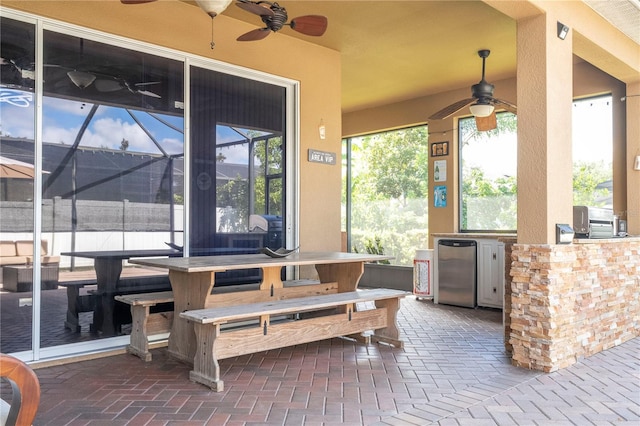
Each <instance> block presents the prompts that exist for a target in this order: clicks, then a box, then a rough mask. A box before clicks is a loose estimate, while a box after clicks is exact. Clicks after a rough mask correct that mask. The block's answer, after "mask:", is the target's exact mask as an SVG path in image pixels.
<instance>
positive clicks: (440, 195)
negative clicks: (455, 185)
mask: <svg viewBox="0 0 640 426" xmlns="http://www.w3.org/2000/svg"><path fill="white" fill-rule="evenodd" d="M433 207H447V187H446V186H445V185H438V186H436V187H435V188H433Z"/></svg>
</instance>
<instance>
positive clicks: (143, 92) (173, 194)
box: [23, 31, 184, 347]
mask: <svg viewBox="0 0 640 426" xmlns="http://www.w3.org/2000/svg"><path fill="white" fill-rule="evenodd" d="M43 40H44V48H43V57H44V64H43V68H44V97H43V128H42V135H43V141H42V153H43V158H42V164H43V169H45V170H47V172H48V173H47V174H46V175H45V176H44V179H43V186H42V198H43V212H42V229H43V232H45V233H48V234H49V235H51V236H52V238H53V241H54V246H53V248H54V250H55V251H56V253H59V254H61V255H60V262H61V263H60V282H61V290H60V292H61V295H62V296H61V297H62V300H61V303H60V309H58V310H57V311H56V312H55V316H53V317H52V316H50V315H49V314H47V315H45V314H44V312H43V322H42V332H41V336H42V340H41V345H42V346H43V347H47V346H55V345H59V344H61V343H70V342H80V341H84V340H92V339H95V338H102V337H111V336H113V335H118V334H126V333H128V327H130V325H129V324H130V322H131V319H130V316H129V312H128V309H126V308H125V309H122V308H121V307H120V308H119V306H118V305H117V304H116V303H115V302H114V300H113V296H114V294H104V288H103V287H100V286H96V281H97V279H98V277H97V273H96V269H95V268H94V259H92V258H87V257H81V256H80V257H78V256H70V255H68V254H66V253H73V252H83V251H89V252H91V251H118V250H134V249H165V248H168V247H167V246H166V244H165V243H174V242H177V243H178V244H182V223H183V219H182V215H183V213H182V211H183V209H182V205H183V200H184V191H183V155H184V148H183V147H184V135H183V128H184V119H183V106H182V105H183V104H182V99H183V97H182V84H183V83H182V67H183V66H182V63H180V62H177V61H173V60H170V59H166V58H162V57H157V56H153V55H149V54H145V53H142V52H137V51H133V50H129V49H124V48H120V47H116V46H110V45H106V44H104V43H100V42H97V41H93V40H88V39H83V38H79V37H75V36H70V35H66V34H60V33H56V32H51V31H45V32H44V39H43ZM23 143H24V144H28V143H33V141H30V140H27V141H23ZM63 253H65V254H63ZM123 263H124V265H123V266H124V268H123V270H122V272H121V273H120V275H119V281H118V288H125V287H126V286H128V285H129V286H130V287H131V289H132V290H133V289H134V284H133V283H135V282H144V283H146V284H145V285H147V287H149V288H147V287H145V288H146V290H153V289H154V288H155V287H154V286H156V287H157V290H161V289H170V286H169V285H168V279H167V277H166V273H165V272H163V273H162V274H159V273H158V272H157V271H149V270H145V269H144V268H137V267H133V266H132V265H128V264H127V263H126V259H125V260H124V262H123ZM100 273H101V272H98V274H100ZM116 279H117V277H116ZM69 283H77V284H79V285H69ZM161 287H162V288H161ZM126 288H129V287H126ZM45 318H46V320H45ZM54 328H55V330H54Z"/></svg>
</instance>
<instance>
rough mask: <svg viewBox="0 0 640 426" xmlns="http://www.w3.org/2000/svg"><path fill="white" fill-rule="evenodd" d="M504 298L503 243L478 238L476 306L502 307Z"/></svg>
mask: <svg viewBox="0 0 640 426" xmlns="http://www.w3.org/2000/svg"><path fill="white" fill-rule="evenodd" d="M503 300H504V244H503V243H499V242H497V241H493V240H486V241H482V240H478V306H487V307H492V308H502V307H503Z"/></svg>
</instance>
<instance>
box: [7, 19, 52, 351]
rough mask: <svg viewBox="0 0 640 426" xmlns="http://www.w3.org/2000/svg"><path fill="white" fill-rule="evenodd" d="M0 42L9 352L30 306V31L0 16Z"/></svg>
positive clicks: (24, 341)
mask: <svg viewBox="0 0 640 426" xmlns="http://www.w3.org/2000/svg"><path fill="white" fill-rule="evenodd" d="M0 43H1V46H0V267H1V268H2V274H1V275H0V283H1V284H0V348H1V349H2V352H4V353H12V352H18V351H28V350H31V349H32V322H33V312H34V311H33V310H34V308H35V307H34V306H33V300H34V298H33V270H32V267H31V266H30V263H31V262H30V259H31V260H32V259H33V253H34V248H33V241H34V238H33V216H34V204H33V199H34V177H35V166H34V164H35V162H34V144H33V136H34V134H35V131H34V129H35V127H34V125H35V121H34V119H35V93H34V87H35V81H34V71H33V63H34V61H35V53H34V52H35V28H34V26H33V25H31V24H27V23H24V22H19V21H16V20H12V19H8V18H6V17H2V18H0ZM22 141H29V143H26V144H23V143H22ZM49 243H50V241H49ZM45 293H49V291H42V298H43V299H45V298H46V297H45ZM43 303H48V302H45V301H44V300H43Z"/></svg>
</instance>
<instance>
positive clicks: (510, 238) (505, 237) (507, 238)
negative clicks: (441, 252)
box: [432, 232, 640, 244]
mask: <svg viewBox="0 0 640 426" xmlns="http://www.w3.org/2000/svg"><path fill="white" fill-rule="evenodd" d="M432 236H433V237H436V238H456V239H474V240H479V239H489V240H498V241H504V242H513V243H515V242H517V238H518V237H517V235H516V234H500V233H481V232H475V233H467V232H464V233H461V232H450V233H435V234H432ZM628 241H634V242H635V241H640V236H639V235H628V236H626V237H616V238H575V239H574V240H573V244H603V243H618V242H628Z"/></svg>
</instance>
